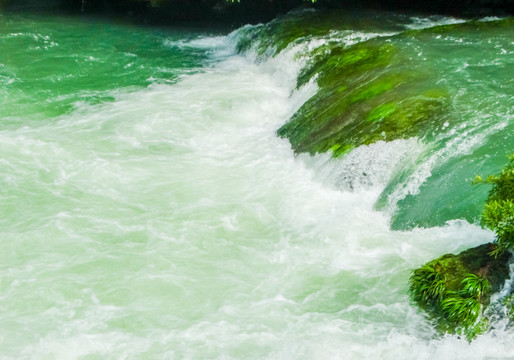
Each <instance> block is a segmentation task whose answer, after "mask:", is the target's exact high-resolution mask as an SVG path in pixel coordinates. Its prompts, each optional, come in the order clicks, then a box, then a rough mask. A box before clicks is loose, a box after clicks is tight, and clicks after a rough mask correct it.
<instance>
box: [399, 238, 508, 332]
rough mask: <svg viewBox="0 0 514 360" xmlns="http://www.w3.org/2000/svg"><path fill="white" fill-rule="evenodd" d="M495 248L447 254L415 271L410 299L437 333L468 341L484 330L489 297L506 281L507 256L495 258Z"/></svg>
mask: <svg viewBox="0 0 514 360" xmlns="http://www.w3.org/2000/svg"><path fill="white" fill-rule="evenodd" d="M496 248H497V245H496V244H493V243H488V244H484V245H480V246H477V247H475V248H472V249H468V250H466V251H463V252H461V253H459V254H457V255H453V254H446V255H443V256H441V257H440V258H438V259H435V260H432V261H430V262H428V263H427V264H425V265H423V266H422V267H420V268H419V269H416V270H415V271H414V273H413V275H412V276H411V278H410V289H409V292H410V295H411V298H412V299H413V300H414V301H415V302H416V304H417V305H418V306H419V307H420V308H421V309H423V310H424V311H426V312H427V314H428V315H429V316H430V318H432V319H433V321H434V322H435V324H436V327H437V329H438V330H439V331H440V332H442V333H451V334H460V335H464V336H466V337H467V338H468V339H471V338H473V337H474V336H476V335H477V334H479V333H481V332H482V331H484V330H485V329H486V325H487V319H486V318H485V317H483V312H484V310H485V309H486V308H487V306H488V305H489V301H490V297H491V294H492V293H494V292H496V291H498V290H500V288H501V287H502V286H503V284H504V283H505V280H506V279H508V278H509V259H510V254H508V253H503V254H501V255H500V256H498V257H495V256H494V255H493V254H494V253H495V252H496Z"/></svg>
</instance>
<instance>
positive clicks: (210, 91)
mask: <svg viewBox="0 0 514 360" xmlns="http://www.w3.org/2000/svg"><path fill="white" fill-rule="evenodd" d="M374 16H376V14H375V15H374ZM384 19H387V21H385V20H384ZM495 20H497V19H484V21H490V22H494V21H495ZM386 22H387V24H385V23H386ZM459 22H462V21H461V20H457V19H453V18H444V17H437V18H435V17H419V16H418V17H416V16H404V15H402V16H400V15H395V14H390V13H383V14H380V18H379V21H377V22H376V24H368V25H366V27H362V28H355V29H351V30H348V31H345V32H343V33H337V32H332V33H330V34H329V37H330V39H332V40H333V39H334V38H335V39H336V40H338V41H347V42H349V44H350V42H352V43H353V42H358V41H362V39H367V38H371V37H384V39H386V38H388V37H394V36H395V34H398V33H402V32H403V31H410V30H412V29H419V28H437V26H439V25H442V24H453V23H459ZM391 24H392V25H391ZM248 29H249V28H248V27H246V28H243V30H235V31H233V32H231V33H229V32H228V31H226V30H224V29H208V28H206V29H201V30H199V29H194V28H146V27H134V26H131V25H127V24H123V23H116V22H108V21H105V20H92V19H84V18H80V17H76V18H73V17H59V16H34V15H22V14H3V15H2V16H0V101H1V105H0V204H1V206H0V359H17V360H19V359H395V360H398V359H414V358H415V359H430V360H435V359H512V358H514V347H513V346H512V344H513V342H514V332H513V331H512V329H511V328H509V327H507V326H506V324H505V322H504V321H499V322H498V323H496V324H494V327H493V328H492V329H490V330H489V331H488V332H486V333H485V334H483V335H480V336H479V337H478V338H477V339H475V340H474V341H472V342H471V343H469V342H468V341H467V340H466V339H462V338H459V337H457V336H450V335H446V336H439V335H438V334H437V333H436V331H435V330H434V328H433V326H432V325H431V324H430V322H429V321H428V320H427V319H426V318H425V316H424V315H423V313H422V312H421V311H420V310H419V309H417V308H416V307H415V306H414V305H413V304H412V303H411V301H410V300H409V296H408V293H407V290H408V278H409V276H410V274H411V271H412V270H413V269H415V268H416V267H418V266H420V265H421V264H423V263H425V262H427V261H429V260H431V259H433V258H435V257H438V256H441V255H442V254H444V253H448V252H458V251H461V250H464V249H466V248H469V247H471V246H476V245H479V244H482V243H485V242H489V241H492V240H493V239H494V234H493V233H492V232H490V231H488V230H485V229H483V228H481V226H480V224H479V218H480V212H481V209H482V206H483V202H484V200H485V198H486V196H487V191H488V188H487V187H476V186H472V185H471V184H470V180H471V179H472V178H474V176H475V175H477V174H479V175H487V174H489V173H497V172H498V171H499V170H500V169H501V167H502V166H503V165H504V164H506V163H507V159H506V154H508V153H509V152H512V150H513V148H514V147H513V144H514V131H513V130H514V121H513V109H514V106H513V96H514V94H513V91H514V86H513V85H514V84H513V81H514V47H513V45H514V43H513V42H512V41H513V40H512V39H513V38H514V37H513V36H514V28H513V27H512V25H510V26H508V27H506V28H503V29H502V30H501V31H498V30H495V29H492V30H491V31H490V32H487V31H483V32H480V33H476V32H468V33H466V32H462V30H459V31H460V32H457V33H456V34H453V33H450V34H442V35H441V34H438V33H437V32H434V33H433V35H431V36H428V37H425V38H423V39H421V40H412V39H408V40H398V42H400V43H402V44H403V45H402V46H404V47H405V48H408V49H411V50H413V51H414V50H415V52H416V53H418V54H419V57H420V58H425V60H426V62H428V64H427V65H426V69H428V70H427V74H429V75H427V76H432V78H433V79H435V82H437V83H438V84H443V85H444V86H445V87H446V88H447V89H448V91H449V93H450V94H451V99H452V104H451V107H452V112H451V115H449V116H450V117H449V118H448V120H447V121H446V120H445V121H446V122H445V125H444V126H443V128H441V129H440V132H438V133H436V134H435V135H432V136H431V137H430V138H421V137H411V138H408V139H397V140H394V141H388V142H386V141H377V142H375V143H372V144H368V145H362V146H359V147H357V148H355V149H354V150H352V151H350V152H349V153H347V154H345V155H344V156H342V157H339V158H337V159H334V158H332V157H330V155H329V154H317V155H314V156H311V155H309V154H295V153H294V152H293V151H292V149H291V145H290V143H289V141H288V140H287V139H283V138H280V137H277V135H276V132H277V130H278V129H279V128H280V127H281V126H282V125H284V124H285V123H287V122H288V120H289V119H290V118H291V116H292V115H293V114H294V113H295V112H296V111H297V110H298V109H299V108H300V107H301V106H302V104H304V103H305V101H306V100H307V99H309V98H310V97H311V96H312V95H313V94H315V93H316V91H317V87H316V82H315V81H311V82H309V83H308V84H307V85H305V86H303V87H301V88H299V89H297V88H296V81H297V76H298V74H299V72H300V71H301V68H302V66H303V65H304V64H305V61H306V60H305V58H304V57H301V56H298V54H299V53H300V52H301V51H303V50H305V48H309V49H310V48H315V47H316V46H319V44H321V43H323V41H325V40H326V39H324V38H323V37H316V38H314V37H307V38H304V39H302V40H301V41H298V42H296V43H295V44H291V45H290V46H288V47H286V48H285V49H284V50H282V51H280V52H278V53H277V54H274V56H271V55H270V54H264V55H262V54H261V55H258V54H257V53H256V51H255V49H253V50H252V48H250V49H249V50H247V51H245V52H239V51H237V46H236V45H237V43H238V41H239V40H240V38H241V36H243V35H241V34H242V33H245V31H247V30H248ZM250 29H251V28H250ZM349 35H350V36H349ZM393 41H395V40H394V39H393Z"/></svg>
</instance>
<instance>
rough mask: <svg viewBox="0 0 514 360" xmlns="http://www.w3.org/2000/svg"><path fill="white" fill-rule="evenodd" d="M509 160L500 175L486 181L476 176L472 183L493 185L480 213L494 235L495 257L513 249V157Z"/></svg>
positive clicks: (490, 177)
mask: <svg viewBox="0 0 514 360" xmlns="http://www.w3.org/2000/svg"><path fill="white" fill-rule="evenodd" d="M509 158H510V163H509V164H508V165H507V166H506V167H505V168H504V169H503V170H502V171H501V173H500V174H498V175H490V176H488V177H487V179H486V180H482V178H481V177H479V176H477V178H476V180H475V181H474V182H475V183H488V184H492V185H493V187H492V189H491V191H490V192H489V197H488V199H487V202H486V205H485V208H484V212H483V213H482V222H483V224H484V225H485V226H486V227H488V228H489V229H491V230H492V231H494V232H495V233H496V241H497V243H498V247H497V248H496V250H495V255H496V256H498V255H500V254H502V253H504V252H505V251H506V250H509V249H513V248H514V155H512V156H510V157H509Z"/></svg>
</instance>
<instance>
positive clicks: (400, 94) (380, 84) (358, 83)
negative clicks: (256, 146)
mask: <svg viewBox="0 0 514 360" xmlns="http://www.w3.org/2000/svg"><path fill="white" fill-rule="evenodd" d="M390 40H391V39H383V38H375V39H371V40H368V41H365V42H362V43H358V44H355V45H353V46H350V47H347V46H345V45H341V44H330V43H329V44H326V45H324V46H322V47H321V48H318V49H316V50H315V51H314V52H313V54H312V58H311V60H310V61H309V62H308V64H307V66H306V67H305V68H304V69H303V70H302V72H301V73H300V75H299V77H298V84H297V85H298V86H302V85H303V84H305V83H307V82H308V81H309V80H310V79H312V78H316V81H317V83H318V86H319V90H318V92H317V93H316V95H314V96H313V97H312V98H311V99H309V100H308V101H307V102H306V103H304V105H303V106H302V107H301V108H300V109H299V110H298V111H297V112H296V113H295V114H294V115H293V117H292V118H291V120H290V121H289V122H288V123H286V124H285V125H284V126H282V127H281V128H280V129H279V130H278V132H277V134H278V135H279V136H281V137H286V138H288V139H289V141H290V142H291V146H292V148H293V150H294V151H295V152H296V153H302V152H307V153H310V154H315V153H323V152H327V151H331V150H332V154H333V156H334V157H337V156H340V155H341V154H342V153H344V152H342V153H341V152H337V151H333V147H334V146H337V148H338V149H339V148H341V149H351V148H355V147H358V146H360V145H363V144H371V143H373V142H376V141H379V140H386V141H392V140H395V139H406V138H410V137H413V136H420V137H423V136H426V134H430V133H431V132H430V131H428V130H429V129H430V128H436V127H437V126H438V125H440V124H439V123H440V122H442V121H443V119H446V118H445V116H444V114H445V113H446V112H447V110H448V105H449V94H448V93H447V91H446V90H445V89H444V88H441V87H438V86H435V85H430V86H427V83H426V76H425V75H423V74H422V73H420V72H419V71H418V70H414V69H410V70H409V71H406V69H405V64H406V63H409V60H406V59H405V58H404V56H405V55H404V54H403V53H402V50H401V49H399V48H398V46H397V45H396V44H395V42H393V41H390Z"/></svg>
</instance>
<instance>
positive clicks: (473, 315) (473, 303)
mask: <svg viewBox="0 0 514 360" xmlns="http://www.w3.org/2000/svg"><path fill="white" fill-rule="evenodd" d="M481 307H482V305H481V304H480V302H478V300H477V299H475V298H473V297H461V296H458V295H455V296H449V297H447V298H446V299H444V300H443V301H442V302H441V310H442V311H443V313H444V314H445V315H446V318H447V319H448V320H449V321H451V322H452V323H454V324H455V325H456V327H457V328H463V329H467V328H470V327H472V326H473V325H475V322H476V320H477V318H478V315H480V311H481Z"/></svg>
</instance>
